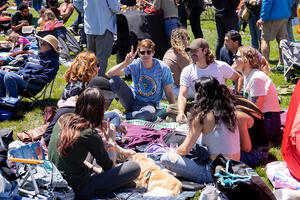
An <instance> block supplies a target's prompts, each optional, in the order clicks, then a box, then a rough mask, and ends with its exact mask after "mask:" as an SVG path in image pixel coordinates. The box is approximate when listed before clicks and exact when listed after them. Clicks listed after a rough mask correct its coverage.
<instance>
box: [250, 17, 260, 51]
mask: <svg viewBox="0 0 300 200" xmlns="http://www.w3.org/2000/svg"><path fill="white" fill-rule="evenodd" d="M258 19H259V16H258V17H257V16H256V15H255V14H253V13H252V14H251V15H250V17H249V19H248V23H249V30H250V35H251V47H253V48H255V49H257V50H260V37H261V30H259V28H258V27H257V26H256V22H257V20H258Z"/></svg>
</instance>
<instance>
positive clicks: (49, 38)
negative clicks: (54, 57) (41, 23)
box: [36, 35, 60, 53]
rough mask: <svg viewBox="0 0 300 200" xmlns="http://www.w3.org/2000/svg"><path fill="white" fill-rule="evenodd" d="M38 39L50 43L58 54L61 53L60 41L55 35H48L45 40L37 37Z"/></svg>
mask: <svg viewBox="0 0 300 200" xmlns="http://www.w3.org/2000/svg"><path fill="white" fill-rule="evenodd" d="M36 38H37V39H39V40H43V41H45V42H47V43H49V44H50V45H51V46H52V47H53V49H54V50H55V51H56V52H57V53H60V48H59V47H58V40H57V39H56V37H54V36H53V35H46V36H45V37H43V38H42V37H40V36H36Z"/></svg>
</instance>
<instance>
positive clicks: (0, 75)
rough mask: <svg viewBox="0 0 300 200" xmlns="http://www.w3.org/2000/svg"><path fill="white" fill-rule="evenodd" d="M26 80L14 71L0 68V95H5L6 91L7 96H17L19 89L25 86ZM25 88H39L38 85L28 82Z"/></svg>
mask: <svg viewBox="0 0 300 200" xmlns="http://www.w3.org/2000/svg"><path fill="white" fill-rule="evenodd" d="M26 82H27V81H26V80H24V79H23V78H22V77H21V76H19V75H18V74H16V73H14V72H6V71H4V70H0V97H5V96H6V92H7V93H8V96H9V97H15V98H17V97H18V94H19V90H23V89H24V88H25V86H26ZM27 88H28V89H30V90H38V89H41V86H40V85H35V84H31V83H28V85H27Z"/></svg>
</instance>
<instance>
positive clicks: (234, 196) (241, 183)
mask: <svg viewBox="0 0 300 200" xmlns="http://www.w3.org/2000/svg"><path fill="white" fill-rule="evenodd" d="M210 172H211V174H212V177H213V180H214V183H215V185H216V187H217V188H218V189H219V190H220V191H221V192H223V193H224V194H225V195H226V196H227V197H228V198H229V199H230V200H238V199H243V200H247V199H249V200H253V199H260V200H276V197H275V196H274V194H273V193H272V191H271V190H270V188H269V187H268V186H267V185H266V184H265V183H264V181H263V180H262V179H261V177H260V176H259V175H258V174H257V173H256V172H255V171H254V170H253V169H252V168H251V167H249V166H248V165H246V164H245V163H243V162H240V161H235V160H231V159H227V158H225V157H224V156H223V155H222V154H220V155H218V156H217V158H216V159H215V160H214V161H213V162H212V163H211V165H210Z"/></svg>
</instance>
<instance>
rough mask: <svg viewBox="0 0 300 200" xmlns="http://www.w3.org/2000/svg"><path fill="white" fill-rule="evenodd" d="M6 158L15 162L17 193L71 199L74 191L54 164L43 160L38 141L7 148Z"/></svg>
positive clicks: (44, 197) (42, 197) (31, 196)
mask: <svg viewBox="0 0 300 200" xmlns="http://www.w3.org/2000/svg"><path fill="white" fill-rule="evenodd" d="M9 155H10V156H11V157H10V158H9V159H8V160H9V161H10V162H13V163H14V164H15V168H16V172H17V175H18V176H21V177H22V178H21V179H19V180H18V185H19V193H20V194H21V195H23V196H28V197H30V198H39V199H56V198H57V197H59V198H60V199H73V198H74V192H73V190H72V188H70V187H69V186H68V183H67V181H66V180H65V179H63V177H62V175H61V174H60V172H59V171H58V169H57V168H56V167H55V165H54V164H53V163H52V162H51V161H48V160H45V154H44V151H43V149H42V148H41V146H40V143H39V142H35V143H28V144H25V145H22V146H20V147H18V148H15V149H10V150H9Z"/></svg>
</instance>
